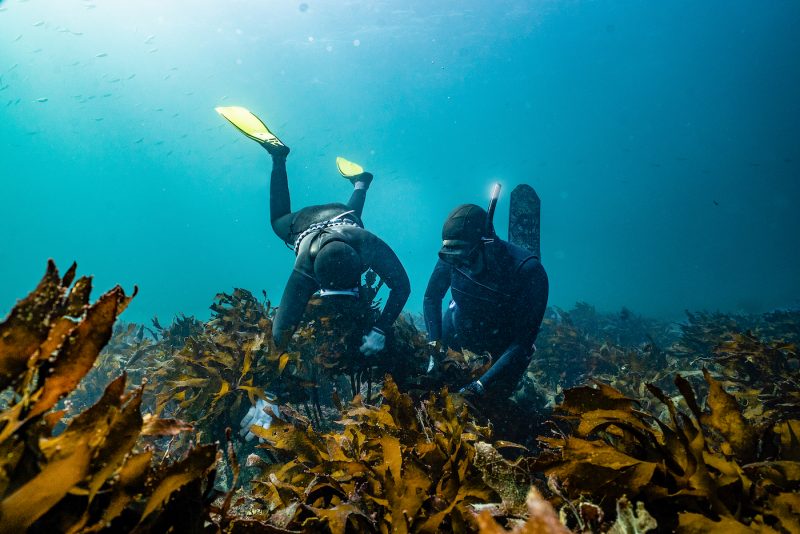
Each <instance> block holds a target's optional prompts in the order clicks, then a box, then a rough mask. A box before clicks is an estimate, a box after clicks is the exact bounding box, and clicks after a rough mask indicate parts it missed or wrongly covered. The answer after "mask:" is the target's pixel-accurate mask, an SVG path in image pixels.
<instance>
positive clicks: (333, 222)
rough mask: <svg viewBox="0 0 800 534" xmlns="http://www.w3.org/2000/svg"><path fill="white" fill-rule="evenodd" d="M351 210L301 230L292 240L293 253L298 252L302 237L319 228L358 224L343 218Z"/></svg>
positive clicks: (351, 211)
mask: <svg viewBox="0 0 800 534" xmlns="http://www.w3.org/2000/svg"><path fill="white" fill-rule="evenodd" d="M353 211H354V210H350V211H346V212H344V213H341V214H339V215H337V216H336V217H334V218H333V219H328V220H327V221H323V222H319V223H314V224H312V225H311V226H309V227H308V228H306V229H305V230H303V231H302V232H301V233H300V235H299V236H297V239H295V241H294V247H292V248H293V249H294V253H295V254H297V253H298V252H300V243H302V242H303V239H305V238H306V237H308V236H310V235H311V234H313V233H315V232H317V231H319V230H322V229H324V228H332V227H334V226H358V223H356V222H354V221H352V220H350V219H345V218H343V217H344V216H345V215H350V214H351V213H353Z"/></svg>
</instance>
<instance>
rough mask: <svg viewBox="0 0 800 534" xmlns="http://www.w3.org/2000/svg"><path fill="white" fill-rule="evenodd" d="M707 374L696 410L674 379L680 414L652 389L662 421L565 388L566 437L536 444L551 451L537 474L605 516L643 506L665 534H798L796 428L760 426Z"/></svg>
mask: <svg viewBox="0 0 800 534" xmlns="http://www.w3.org/2000/svg"><path fill="white" fill-rule="evenodd" d="M703 375H704V378H705V382H706V383H707V394H706V399H705V402H704V403H703V404H702V405H701V403H700V401H699V400H698V396H697V393H696V391H695V389H694V388H693V387H692V386H691V384H690V383H689V382H688V381H687V380H686V379H685V378H683V377H681V376H680V375H677V376H676V377H675V386H676V387H677V389H678V390H679V391H680V399H679V400H680V401H681V405H682V406H683V407H681V406H679V404H678V403H677V402H676V400H675V399H673V398H671V397H670V396H669V395H667V394H666V393H665V392H664V391H662V390H661V389H660V388H658V387H656V386H653V385H648V390H649V392H650V393H651V394H652V395H653V396H654V397H655V398H656V399H657V400H658V402H659V403H660V404H661V406H662V407H663V411H664V414H665V415H664V416H663V417H661V416H660V414H659V413H657V412H648V411H643V410H641V409H640V403H638V402H637V401H636V400H635V399H632V398H629V397H627V396H625V395H623V394H622V393H621V392H620V391H619V390H617V389H615V388H613V387H611V386H609V385H606V384H603V383H598V384H597V385H596V387H589V386H583V387H579V388H574V389H570V390H567V391H566V392H565V396H564V402H563V403H561V404H560V405H559V406H558V408H557V413H558V414H560V416H561V418H562V419H563V420H565V421H567V422H568V423H570V429H569V433H564V432H562V433H561V434H560V435H558V436H556V437H543V438H541V440H542V441H543V442H544V443H545V444H546V446H547V449H546V450H545V451H544V452H543V453H542V454H541V456H540V457H539V458H538V460H537V462H536V468H537V469H539V470H542V471H543V472H544V473H545V474H546V475H547V476H549V477H552V480H553V483H554V484H557V485H558V487H559V488H560V489H561V490H562V491H563V494H562V495H561V497H562V498H563V499H564V500H569V499H579V498H581V497H582V496H588V497H589V498H590V499H592V500H594V501H595V502H597V503H599V504H602V505H604V506H605V507H606V508H608V507H610V506H611V505H612V504H613V501H614V499H616V498H618V497H621V496H623V495H626V496H628V497H629V498H631V499H637V500H641V501H644V502H645V503H649V506H648V509H649V511H650V512H651V513H653V514H654V516H655V517H656V518H657V520H658V523H659V525H661V526H662V527H667V528H675V527H678V528H679V529H681V530H686V531H697V530H698V529H707V528H710V527H713V526H715V522H719V521H721V522H723V524H725V525H728V527H730V525H734V524H738V525H739V526H740V528H744V527H745V526H748V527H750V528H755V529H774V530H775V531H778V532H795V531H797V529H798V528H800V522H798V519H797V517H798V516H797V513H798V512H800V500H798V493H797V491H798V490H799V489H800V462H799V460H800V455H799V454H800V448H798V440H797V436H798V434H797V433H798V431H800V421H798V420H790V421H782V422H776V421H769V420H763V419H762V420H761V421H759V422H758V423H756V422H755V421H753V420H750V419H748V418H747V417H746V416H745V414H744V412H743V411H742V408H741V406H740V405H739V403H738V402H737V401H736V399H735V397H734V396H733V395H731V394H730V393H728V392H726V391H725V389H724V388H723V387H722V385H721V384H720V382H718V381H717V380H715V379H714V378H713V377H712V376H711V374H710V373H709V372H708V371H704V373H703ZM717 525H718V526H719V523H717Z"/></svg>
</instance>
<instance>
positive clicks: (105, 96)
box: [103, 93, 114, 98]
mask: <svg viewBox="0 0 800 534" xmlns="http://www.w3.org/2000/svg"><path fill="white" fill-rule="evenodd" d="M113 95H114V93H106V94H104V95H103V98H108V97H110V96H113Z"/></svg>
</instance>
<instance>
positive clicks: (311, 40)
mask: <svg viewBox="0 0 800 534" xmlns="http://www.w3.org/2000/svg"><path fill="white" fill-rule="evenodd" d="M308 42H309V43H313V42H314V36H312V35H309V36H308Z"/></svg>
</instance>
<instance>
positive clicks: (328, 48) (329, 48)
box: [325, 45, 333, 52]
mask: <svg viewBox="0 0 800 534" xmlns="http://www.w3.org/2000/svg"><path fill="white" fill-rule="evenodd" d="M325 50H327V51H328V52H333V47H332V46H331V45H328V46H326V47H325Z"/></svg>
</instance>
